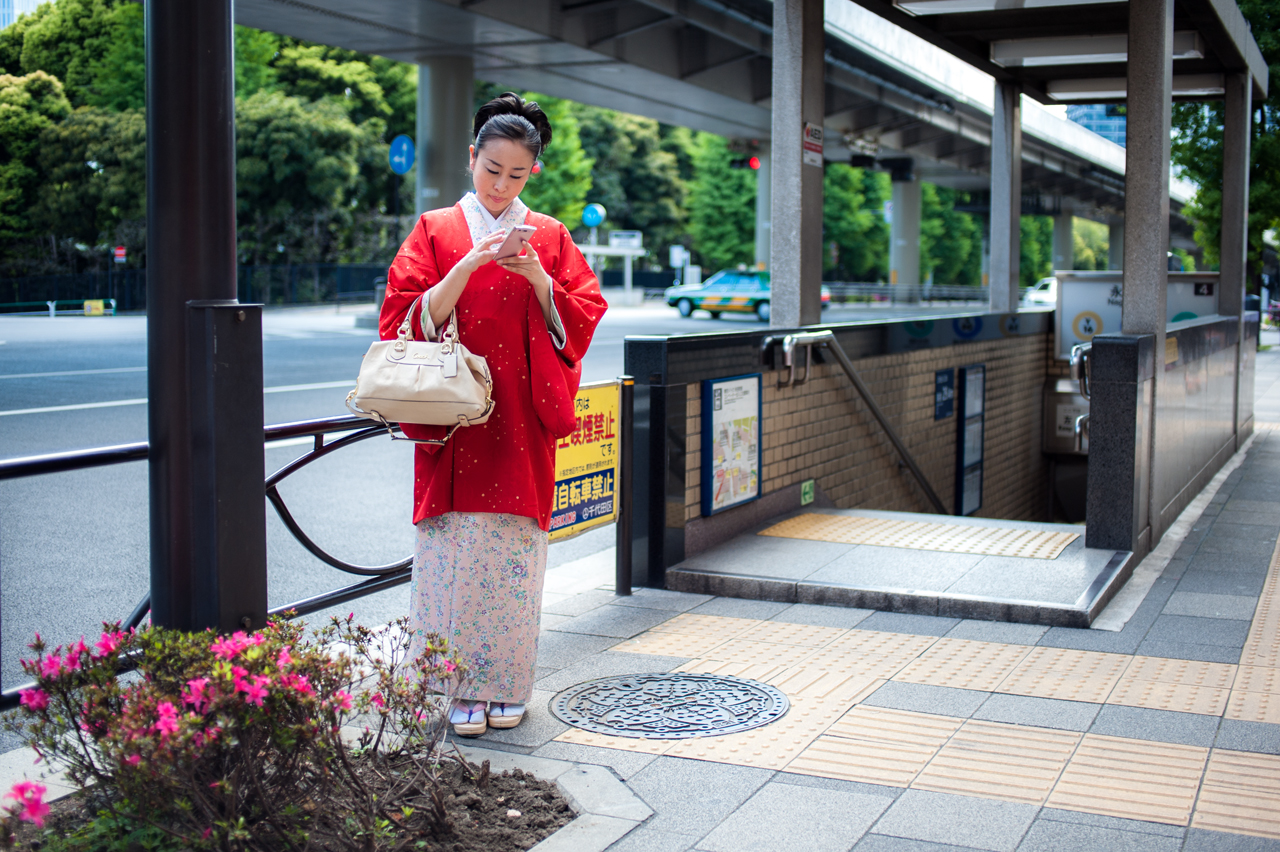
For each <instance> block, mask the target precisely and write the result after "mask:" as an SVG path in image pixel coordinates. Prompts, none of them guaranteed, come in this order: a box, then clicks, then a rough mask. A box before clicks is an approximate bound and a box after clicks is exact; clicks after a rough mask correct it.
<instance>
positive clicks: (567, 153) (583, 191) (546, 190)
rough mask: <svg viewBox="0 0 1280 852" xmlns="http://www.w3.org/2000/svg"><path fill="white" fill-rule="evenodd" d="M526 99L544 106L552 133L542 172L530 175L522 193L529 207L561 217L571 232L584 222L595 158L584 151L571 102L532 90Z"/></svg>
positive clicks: (544, 152)
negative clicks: (584, 210) (583, 209)
mask: <svg viewBox="0 0 1280 852" xmlns="http://www.w3.org/2000/svg"><path fill="white" fill-rule="evenodd" d="M525 98H526V99H528V100H533V101H537V103H538V105H539V106H540V107H542V111H543V112H545V113H546V114H547V120H548V121H550V122H551V129H552V134H551V144H550V145H548V146H547V150H545V151H543V152H542V157H541V160H542V171H541V172H540V173H538V174H536V175H533V176H532V177H530V178H529V182H528V183H527V184H525V188H524V192H523V193H521V196H522V198H523V199H524V202H525V203H526V204H528V205H529V207H530V208H532V209H533V210H536V211H538V212H539V213H545V214H546V215H548V216H553V217H555V218H556V219H559V220H560V221H561V222H563V223H564V226H565V227H566V228H568V229H569V230H571V231H572V230H574V229H575V228H577V227H578V226H580V225H581V224H582V208H583V207H585V206H586V205H587V194H588V193H589V192H590V191H591V168H592V166H593V165H594V164H595V161H594V160H592V159H591V158H590V157H588V156H587V155H586V153H585V152H583V150H582V140H581V139H580V138H579V137H578V119H577V117H576V116H575V115H574V111H573V105H572V104H571V103H570V102H569V101H565V100H561V99H559V98H552V97H548V96H546V95H539V94H535V93H533V92H528V93H526V94H525Z"/></svg>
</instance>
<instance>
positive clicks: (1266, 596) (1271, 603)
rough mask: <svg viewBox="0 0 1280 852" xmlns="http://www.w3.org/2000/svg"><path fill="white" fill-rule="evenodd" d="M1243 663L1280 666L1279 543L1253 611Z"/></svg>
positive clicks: (1243, 664)
mask: <svg viewBox="0 0 1280 852" xmlns="http://www.w3.org/2000/svg"><path fill="white" fill-rule="evenodd" d="M1240 665H1242V666H1266V667H1268V668H1273V669H1275V668H1280V543H1277V544H1276V550H1275V552H1274V553H1273V554H1272V555H1271V567H1270V569H1269V570H1268V571H1267V582H1266V584H1265V585H1264V586H1263V588H1262V595H1261V596H1259V598H1258V608H1257V609H1256V610H1254V613H1253V624H1252V626H1251V627H1250V628H1249V638H1248V639H1246V640H1245V644H1244V651H1243V652H1242V653H1241V654H1240Z"/></svg>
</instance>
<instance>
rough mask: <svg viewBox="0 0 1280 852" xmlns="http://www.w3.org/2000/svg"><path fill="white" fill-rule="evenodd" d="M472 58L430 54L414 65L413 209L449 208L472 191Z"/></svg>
mask: <svg viewBox="0 0 1280 852" xmlns="http://www.w3.org/2000/svg"><path fill="white" fill-rule="evenodd" d="M474 100H475V60H473V59H472V58H471V57H470V56H432V57H430V58H428V59H424V60H422V61H421V62H420V63H418V115H417V122H416V132H417V135H418V140H417V148H418V152H417V163H418V174H417V179H416V182H415V183H416V186H415V189H416V190H417V191H416V192H415V193H414V198H415V199H416V202H415V207H416V210H417V213H418V214H419V215H421V214H422V213H424V212H426V211H427V210H434V209H435V208H437V207H452V206H453V205H454V204H455V203H456V202H457V200H458V199H459V198H461V197H462V196H463V195H464V194H466V193H467V192H468V191H469V190H470V189H471V183H470V181H469V180H468V178H467V146H468V145H470V144H471V141H472V140H471V117H472V114H473V113H474V112H475V109H474Z"/></svg>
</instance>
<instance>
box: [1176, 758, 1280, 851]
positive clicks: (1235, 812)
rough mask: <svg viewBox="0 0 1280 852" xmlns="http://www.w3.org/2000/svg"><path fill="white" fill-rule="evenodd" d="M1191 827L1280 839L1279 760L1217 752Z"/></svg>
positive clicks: (1211, 760) (1206, 772)
mask: <svg viewBox="0 0 1280 852" xmlns="http://www.w3.org/2000/svg"><path fill="white" fill-rule="evenodd" d="M1191 825H1192V827H1193V828H1206V829H1209V830H1211V831H1229V832H1233V833H1235V834H1252V835H1254V836H1256V837H1274V838H1280V757H1275V756H1273V755H1267V754H1252V753H1250V752H1243V751H1225V750H1222V749H1215V750H1214V752H1213V754H1212V755H1210V756H1209V766H1208V768H1207V769H1206V770H1205V773H1204V784H1203V785H1202V786H1201V788H1200V799H1199V801H1198V802H1196V813H1195V816H1194V817H1193V818H1192V820H1191Z"/></svg>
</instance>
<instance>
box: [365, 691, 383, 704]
mask: <svg viewBox="0 0 1280 852" xmlns="http://www.w3.org/2000/svg"><path fill="white" fill-rule="evenodd" d="M369 703H370V704H372V705H373V706H374V707H382V706H384V705H385V704H386V702H384V701H383V700H382V693H381V692H375V693H374V694H373V695H371V696H369Z"/></svg>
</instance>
